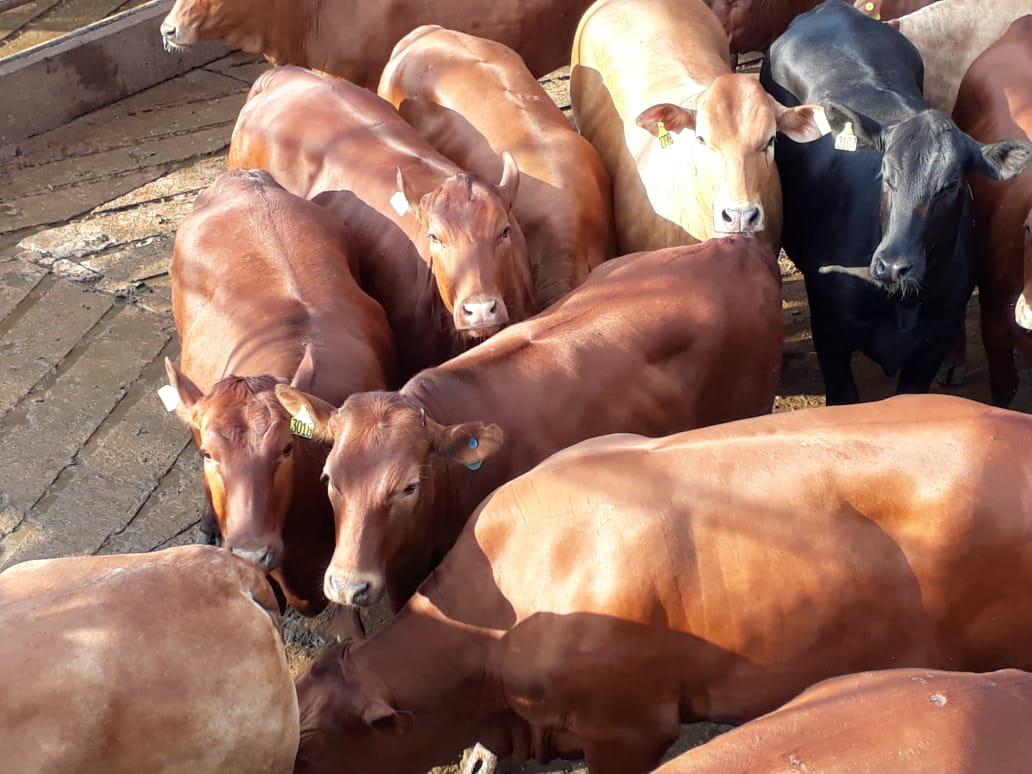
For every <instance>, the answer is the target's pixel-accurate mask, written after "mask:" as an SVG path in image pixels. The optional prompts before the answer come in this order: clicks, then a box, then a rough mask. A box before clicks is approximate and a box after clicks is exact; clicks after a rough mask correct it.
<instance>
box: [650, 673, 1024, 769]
mask: <svg viewBox="0 0 1032 774" xmlns="http://www.w3.org/2000/svg"><path fill="white" fill-rule="evenodd" d="M1030 716H1032V675H1030V674H1028V673H1027V672H1022V671H1019V670H1017V669H1005V670H1001V671H999V672H992V673H990V674H984V675H976V674H970V673H967V672H934V671H927V670H917V669H893V670H889V671H885V672H865V673H863V674H859V675H849V676H847V677H837V678H834V679H831V680H826V681H825V682H823V683H820V684H818V685H815V686H814V687H813V688H810V689H808V690H807V691H805V692H804V693H803V694H802V695H801V696H799V697H798V698H797V699H794V700H793V701H791V702H789V703H788V704H786V705H785V706H784V707H782V708H781V709H778V710H775V711H774V712H772V713H770V714H769V715H765V716H764V717H762V718H759V719H758V720H754V721H752V722H751V723H746V724H745V725H744V726H742V727H741V728H736V729H734V730H733V731H729V732H728V733H726V734H723V735H721V736H718V737H717V738H716V739H714V740H713V741H711V742H708V743H706V744H704V745H702V746H701V747H696V748H695V749H694V750H689V751H688V752H686V753H684V754H683V755H681V756H680V757H678V758H675V759H674V760H672V761H671V762H670V763H668V764H667V765H665V766H663V767H662V768H659V769H657V770H656V774H727V772H745V771H748V772H749V774H783V773H784V772H788V771H800V772H808V771H809V772H821V771H824V772H831V771H833V772H835V774H887V773H888V772H893V771H899V772H902V771H905V772H907V774H943V772H949V774H1001V772H1014V774H1017V772H1021V771H1026V770H1027V769H1028V766H1029V762H1030V761H1032V735H1030V734H1029V733H1028V718H1029V717H1030Z"/></svg>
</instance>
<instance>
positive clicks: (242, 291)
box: [166, 171, 395, 615]
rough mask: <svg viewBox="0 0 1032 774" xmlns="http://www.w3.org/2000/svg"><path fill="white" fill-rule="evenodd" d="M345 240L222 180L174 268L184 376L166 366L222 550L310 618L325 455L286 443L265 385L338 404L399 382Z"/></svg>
mask: <svg viewBox="0 0 1032 774" xmlns="http://www.w3.org/2000/svg"><path fill="white" fill-rule="evenodd" d="M347 241H348V236H347V232H346V231H345V229H344V227H343V226H342V225H341V224H340V223H339V222H338V221H337V220H336V218H334V217H333V216H332V215H331V214H330V213H328V212H326V211H325V210H324V209H322V208H321V207H318V206H316V205H314V204H312V203H311V202H306V201H305V200H304V199H299V198H298V197H296V196H293V195H292V194H290V193H287V192H286V191H284V190H283V189H282V188H281V187H280V186H278V185H277V184H276V183H275V181H274V180H273V179H272V178H271V177H269V175H268V174H266V173H265V172H256V171H244V172H229V173H226V174H225V175H223V176H222V177H220V178H219V179H218V180H217V181H216V182H215V183H214V184H213V185H212V186H211V187H210V188H209V189H208V190H207V191H205V192H204V193H203V194H201V195H200V196H199V197H198V199H197V203H196V204H195V205H194V211H193V213H192V214H191V215H190V217H189V218H187V219H186V221H184V223H183V225H182V226H181V227H180V229H179V232H178V234H177V235H176V244H175V255H174V257H173V259H172V303H173V311H174V314H175V320H176V329H177V330H178V331H179V337H180V342H181V346H182V361H181V369H182V370H180V369H177V368H176V367H175V366H174V365H172V363H171V362H168V361H166V366H167V369H168V376H169V381H170V382H171V384H172V386H173V387H174V388H175V390H176V392H177V393H178V397H179V401H180V403H179V407H178V413H179V416H180V417H181V418H182V419H183V420H184V421H185V422H186V423H187V424H188V425H189V426H190V430H191V431H192V433H193V437H194V442H195V444H196V446H197V449H198V451H200V453H201V456H202V458H203V459H204V486H205V491H206V494H207V499H208V502H209V504H210V506H211V507H212V508H213V510H214V514H215V517H216V519H217V521H218V526H219V529H220V531H221V533H222V535H223V538H224V540H225V545H226V547H227V548H230V549H232V551H233V552H234V553H237V554H240V555H241V556H243V557H245V558H247V559H250V560H251V561H253V562H255V563H256V564H258V565H259V566H260V567H262V568H263V569H265V570H267V571H270V572H272V575H273V577H275V578H276V580H277V581H278V582H279V583H280V585H281V586H282V587H283V590H284V592H285V594H286V596H287V599H288V601H289V602H290V603H291V604H292V605H293V606H294V607H296V608H298V609H299V610H301V611H302V612H304V613H307V614H310V615H314V614H316V613H318V612H319V611H320V610H322V609H323V608H324V607H325V606H326V598H325V597H324V596H323V594H322V575H323V572H324V571H325V569H326V565H327V563H328V562H329V559H330V555H331V553H332V550H333V514H332V511H331V510H330V505H329V501H328V500H327V499H326V494H325V490H324V487H323V486H322V485H321V484H320V482H319V474H320V472H321V471H322V466H323V462H324V460H325V459H326V450H325V448H324V447H322V446H320V444H319V443H318V442H317V441H309V440H306V439H305V438H301V437H297V436H294V435H292V434H291V431H290V429H289V426H288V424H289V421H290V417H289V416H288V415H287V413H286V412H285V411H284V410H283V408H282V407H281V406H280V404H279V402H278V401H277V400H276V397H275V393H274V389H275V387H276V385H278V384H286V383H288V382H289V383H291V384H293V385H294V386H295V387H296V388H299V389H305V390H310V391H312V392H313V393H314V394H316V395H320V396H321V397H323V398H325V399H326V400H330V401H338V402H343V401H344V399H345V398H347V397H348V396H349V395H350V394H351V393H353V392H362V391H365V390H370V389H382V388H383V387H384V386H385V385H389V384H391V383H393V381H394V378H395V363H394V345H393V343H392V341H391V334H390V329H389V328H388V327H387V320H386V318H385V316H384V313H383V310H382V309H380V307H379V306H377V304H376V302H375V301H373V300H372V299H371V298H369V297H368V296H367V295H366V294H365V293H363V292H362V291H361V290H360V289H359V287H358V285H357V284H356V282H355V279H354V277H353V276H352V270H353V269H352V266H351V262H350V255H349V253H348V251H347ZM302 356H303V357H302Z"/></svg>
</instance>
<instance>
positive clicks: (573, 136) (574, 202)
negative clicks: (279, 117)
mask: <svg viewBox="0 0 1032 774" xmlns="http://www.w3.org/2000/svg"><path fill="white" fill-rule="evenodd" d="M380 96H382V97H383V98H384V99H386V100H387V101H389V102H390V103H391V104H393V105H394V106H395V107H396V108H398V111H399V112H400V113H401V115H402V118H404V119H405V120H406V121H408V122H409V123H410V124H412V126H413V127H415V129H416V131H418V132H419V133H420V134H421V135H423V137H425V138H426V139H427V140H428V141H429V142H430V144H431V145H433V146H434V147H435V148H437V150H439V151H440V152H441V153H443V154H444V155H445V156H447V157H448V158H450V159H451V160H452V161H454V162H455V163H456V164H458V165H459V166H460V167H462V168H463V169H466V170H468V171H469V172H472V173H473V174H475V175H479V176H480V177H482V178H484V179H494V178H496V177H497V175H498V174H499V172H500V170H501V169H502V158H501V155H500V154H499V151H498V150H497V149H502V148H507V149H508V150H509V151H511V152H512V155H513V158H515V159H516V163H517V164H518V165H519V168H520V190H519V191H518V192H517V194H516V201H515V203H514V204H513V212H514V213H515V214H516V219H517V220H518V221H519V223H520V227H521V228H522V229H523V233H524V235H525V236H526V238H527V254H528V256H529V257H530V263H531V266H532V267H533V270H534V286H535V297H536V300H537V303H538V306H540V307H541V308H544V307H546V306H548V305H549V304H551V303H552V302H553V301H555V300H556V299H557V298H558V297H559V296H562V295H564V294H566V293H568V292H569V291H570V290H572V289H573V288H575V287H577V286H578V285H580V284H581V283H582V282H584V280H585V279H586V278H587V276H588V272H589V271H591V270H592V269H593V268H594V267H595V266H597V265H598V264H600V263H601V262H602V261H604V260H605V259H607V258H610V257H612V255H613V207H612V197H613V193H612V186H611V185H610V183H609V175H608V174H607V173H606V170H605V167H603V166H602V161H601V159H599V157H598V153H596V152H595V149H594V148H593V147H591V144H590V143H589V142H588V141H587V140H585V139H584V138H583V137H581V136H580V134H578V133H577V131H576V130H574V129H573V127H571V126H570V122H569V121H567V120H566V117H565V116H564V115H563V114H562V111H561V110H559V108H557V107H556V106H555V103H554V102H552V100H551V99H550V98H549V96H548V95H547V94H546V93H545V91H544V89H542V88H541V86H540V84H538V82H537V81H536V80H534V76H533V75H531V73H530V71H529V70H528V69H527V66H526V65H525V64H524V63H523V60H522V59H520V57H519V55H518V54H516V53H515V52H514V51H513V50H512V49H509V48H506V47H505V46H504V45H502V44H501V43H494V42H492V41H489V40H485V39H483V38H477V37H473V36H472V35H466V34H463V33H461V32H454V31H452V30H446V29H443V28H441V27H420V28H418V29H416V30H414V31H413V32H412V33H411V34H409V35H407V36H406V37H404V38H402V40H401V42H400V43H398V45H397V46H396V47H395V49H394V54H393V56H392V57H391V61H390V62H389V63H388V64H387V68H386V69H385V70H384V72H383V77H382V78H381V79H380Z"/></svg>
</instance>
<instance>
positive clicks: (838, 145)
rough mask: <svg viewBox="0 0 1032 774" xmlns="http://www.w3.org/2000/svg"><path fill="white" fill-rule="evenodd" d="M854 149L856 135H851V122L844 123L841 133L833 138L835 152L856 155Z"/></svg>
mask: <svg viewBox="0 0 1032 774" xmlns="http://www.w3.org/2000/svg"><path fill="white" fill-rule="evenodd" d="M856 147H857V139H856V135H855V134H853V124H852V122H851V121H846V125H845V126H844V127H842V131H841V132H839V133H838V134H837V135H836V136H835V150H840V151H845V152H846V153H856Z"/></svg>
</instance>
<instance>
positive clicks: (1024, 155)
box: [825, 104, 1032, 296]
mask: <svg viewBox="0 0 1032 774" xmlns="http://www.w3.org/2000/svg"><path fill="white" fill-rule="evenodd" d="M825 112H826V114H827V117H828V122H829V123H830V124H831V127H832V130H833V132H834V133H835V135H836V136H838V135H839V134H841V133H845V134H847V135H848V134H850V133H852V134H854V135H855V136H856V138H857V146H858V147H868V148H872V149H873V150H876V151H878V152H880V153H881V154H882V160H881V186H882V193H881V223H882V238H881V242H880V243H879V244H878V247H877V248H876V249H875V251H874V255H873V256H872V258H871V269H870V270H871V276H872V277H873V278H874V279H875V280H876V281H877V282H878V283H880V284H881V285H882V286H883V287H885V289H886V290H888V291H889V292H890V293H899V294H900V295H901V296H907V295H916V294H918V293H919V291H920V290H921V288H922V286H923V285H925V284H927V280H928V277H929V274H930V273H933V272H934V271H935V268H934V266H932V265H930V262H929V259H930V257H932V256H936V255H941V256H948V255H950V249H951V248H952V246H953V245H954V244H955V243H956V239H957V227H958V225H959V224H960V220H961V218H962V217H964V210H965V207H964V205H965V202H966V201H967V200H969V199H970V196H971V194H970V191H969V190H968V188H967V185H966V184H965V182H964V175H965V174H967V173H969V172H980V173H981V174H984V175H986V176H987V177H989V178H991V179H993V180H1008V179H1010V178H1011V177H1014V176H1015V175H1017V174H1019V173H1020V172H1021V171H1022V170H1023V169H1024V168H1025V167H1026V166H1028V164H1029V163H1030V162H1032V144H1030V143H1027V142H1018V141H1004V142H998V143H994V144H991V145H981V144H979V143H978V142H976V141H975V140H973V139H971V137H969V136H968V135H966V134H964V132H962V131H960V129H958V128H957V126H956V124H954V123H953V121H952V120H950V118H949V117H948V116H947V115H945V114H944V113H940V112H939V111H937V110H926V111H924V112H922V113H918V114H917V115H915V116H913V117H911V118H909V119H907V120H905V121H903V122H901V123H898V124H894V125H892V126H887V127H884V126H880V125H878V124H877V123H875V122H874V121H872V120H871V119H869V118H867V117H866V116H861V115H859V114H857V113H855V112H853V111H852V110H850V109H849V108H845V107H843V106H841V105H837V104H830V105H828V106H826V107H825ZM847 124H848V126H847ZM937 248H944V249H937Z"/></svg>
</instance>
